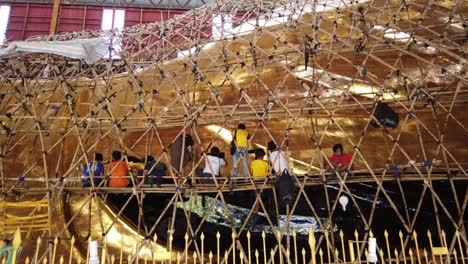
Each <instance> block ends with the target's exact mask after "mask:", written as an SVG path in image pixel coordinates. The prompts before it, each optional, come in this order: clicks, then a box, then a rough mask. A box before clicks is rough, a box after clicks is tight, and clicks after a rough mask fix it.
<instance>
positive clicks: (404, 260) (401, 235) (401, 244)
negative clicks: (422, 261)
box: [398, 230, 406, 264]
mask: <svg viewBox="0 0 468 264" xmlns="http://www.w3.org/2000/svg"><path fill="white" fill-rule="evenodd" d="M398 237H399V238H400V246H401V253H402V255H403V264H406V250H405V243H404V242H403V232H401V230H400V231H399V232H398Z"/></svg>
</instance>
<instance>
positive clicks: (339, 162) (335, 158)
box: [329, 144, 353, 172]
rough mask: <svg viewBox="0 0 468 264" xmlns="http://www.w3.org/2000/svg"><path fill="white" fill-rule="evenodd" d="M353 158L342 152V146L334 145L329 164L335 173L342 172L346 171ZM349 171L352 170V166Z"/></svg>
mask: <svg viewBox="0 0 468 264" xmlns="http://www.w3.org/2000/svg"><path fill="white" fill-rule="evenodd" d="M352 159H353V156H352V155H351V154H346V153H344V152H343V145H341V144H335V145H334V146H333V155H332V156H331V157H330V158H329V160H330V163H331V164H332V165H333V167H334V169H335V170H336V171H337V172H343V171H345V170H348V167H349V164H350V163H351V160H352ZM349 170H353V166H352V165H351V168H349Z"/></svg>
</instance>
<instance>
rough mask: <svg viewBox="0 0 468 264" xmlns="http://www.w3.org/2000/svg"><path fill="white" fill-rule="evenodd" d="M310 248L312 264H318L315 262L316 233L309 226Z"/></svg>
mask: <svg viewBox="0 0 468 264" xmlns="http://www.w3.org/2000/svg"><path fill="white" fill-rule="evenodd" d="M309 247H310V258H311V260H312V264H316V260H315V233H314V229H313V227H312V226H309Z"/></svg>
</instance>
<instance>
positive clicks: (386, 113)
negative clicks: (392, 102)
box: [370, 101, 400, 128]
mask: <svg viewBox="0 0 468 264" xmlns="http://www.w3.org/2000/svg"><path fill="white" fill-rule="evenodd" d="M374 116H375V118H376V119H377V120H379V122H380V124H381V125H380V124H379V123H377V121H375V120H374V119H372V120H371V121H370V124H371V125H372V126H373V127H375V128H379V127H382V126H383V127H390V128H396V127H397V126H398V123H399V122H400V118H399V117H398V114H397V113H396V112H395V111H393V109H392V108H390V106H388V104H386V103H383V102H380V101H379V102H378V103H377V107H376V108H375V112H374Z"/></svg>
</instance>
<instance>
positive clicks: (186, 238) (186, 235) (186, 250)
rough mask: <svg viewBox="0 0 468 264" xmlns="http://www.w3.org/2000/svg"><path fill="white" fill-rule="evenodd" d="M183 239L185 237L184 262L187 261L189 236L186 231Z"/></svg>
mask: <svg viewBox="0 0 468 264" xmlns="http://www.w3.org/2000/svg"><path fill="white" fill-rule="evenodd" d="M184 239H185V263H188V239H189V236H188V234H187V232H185V236H184Z"/></svg>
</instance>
